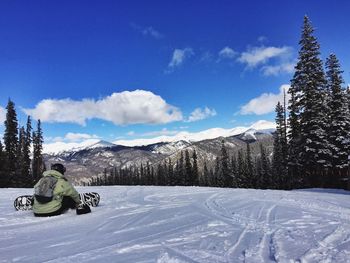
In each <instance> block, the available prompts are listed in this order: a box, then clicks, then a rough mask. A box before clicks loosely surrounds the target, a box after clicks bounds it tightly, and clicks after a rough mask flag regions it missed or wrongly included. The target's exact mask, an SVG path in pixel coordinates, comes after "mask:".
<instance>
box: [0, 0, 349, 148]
mask: <svg viewBox="0 0 350 263" xmlns="http://www.w3.org/2000/svg"><path fill="white" fill-rule="evenodd" d="M349 13H350V4H349V3H348V1H345V0H344V1H316V0H315V1H313V0H310V1H288V2H287V1H258V0H257V1H203V0H202V1H184V0H178V1H13V0H11V1H7V0H3V1H1V2H0V36H1V41H0V91H1V96H0V107H1V108H0V119H2V120H1V121H3V112H4V111H3V108H4V107H6V104H7V100H8V98H11V99H12V100H13V101H14V102H15V103H16V109H17V112H18V119H19V122H20V123H21V124H22V125H23V124H24V122H25V120H26V114H30V115H31V116H33V117H34V118H40V119H41V120H42V122H43V129H44V135H45V138H46V142H47V143H48V142H51V141H58V140H62V141H73V140H78V139H87V138H89V137H91V138H101V139H105V140H109V141H115V140H118V139H124V140H127V139H135V138H139V137H150V136H157V135H160V134H163V135H164V134H168V135H174V134H176V133H177V132H179V131H189V132H198V131H201V130H205V129H209V128H213V127H221V128H232V127H235V126H249V125H250V124H252V123H254V122H256V121H258V120H262V119H263V120H269V121H273V120H274V117H275V114H274V112H273V106H271V105H274V104H275V103H276V101H277V100H278V99H279V98H280V95H281V87H282V85H287V84H289V81H290V79H291V77H292V75H293V65H294V64H295V61H296V58H297V52H298V41H299V38H300V28H301V25H302V21H303V16H304V15H305V14H307V15H308V16H309V17H310V19H311V21H312V23H313V25H314V27H315V30H316V31H315V35H316V37H317V38H318V40H319V42H320V44H321V52H322V58H323V59H325V57H326V56H328V55H329V54H330V53H331V52H334V53H335V54H336V55H337V56H338V58H339V60H340V62H341V65H342V69H343V70H344V74H343V77H344V79H345V82H346V85H347V84H348V83H350V59H349V56H350V55H349V44H350V33H349V32H350V31H349V26H350V20H349ZM283 87H287V86H283ZM264 93H265V95H263V94H264ZM3 129H4V127H3V125H1V126H0V134H2V133H3ZM67 134H68V136H67Z"/></svg>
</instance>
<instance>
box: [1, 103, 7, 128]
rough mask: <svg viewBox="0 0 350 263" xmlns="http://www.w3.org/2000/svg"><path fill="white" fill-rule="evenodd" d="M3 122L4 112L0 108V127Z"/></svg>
mask: <svg viewBox="0 0 350 263" xmlns="http://www.w3.org/2000/svg"><path fill="white" fill-rule="evenodd" d="M5 120H6V110H5V109H4V108H2V107H0V126H1V125H3V124H4V121H5Z"/></svg>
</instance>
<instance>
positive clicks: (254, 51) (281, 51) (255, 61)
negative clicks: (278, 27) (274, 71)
mask: <svg viewBox="0 0 350 263" xmlns="http://www.w3.org/2000/svg"><path fill="white" fill-rule="evenodd" d="M291 52H292V48H291V47H287V46H284V47H265V46H261V47H252V48H249V49H248V50H247V51H245V52H243V53H242V54H241V55H240V57H239V58H238V61H239V62H241V63H244V64H246V65H247V67H248V68H255V67H256V66H258V65H261V64H265V63H267V62H268V61H269V60H270V59H272V58H281V57H282V58H283V57H289V56H290V55H291Z"/></svg>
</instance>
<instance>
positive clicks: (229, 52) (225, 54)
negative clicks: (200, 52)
mask: <svg viewBox="0 0 350 263" xmlns="http://www.w3.org/2000/svg"><path fill="white" fill-rule="evenodd" d="M237 54H238V53H237V52H236V51H234V50H233V49H232V48H230V47H224V48H223V49H221V50H220V51H219V57H220V58H228V59H232V58H234V57H235V56H236V55H237Z"/></svg>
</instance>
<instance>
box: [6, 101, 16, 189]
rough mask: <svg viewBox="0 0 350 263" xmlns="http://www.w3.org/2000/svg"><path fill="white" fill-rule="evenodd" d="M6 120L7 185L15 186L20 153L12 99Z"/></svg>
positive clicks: (9, 102)
mask: <svg viewBox="0 0 350 263" xmlns="http://www.w3.org/2000/svg"><path fill="white" fill-rule="evenodd" d="M6 109H7V113H6V120H5V132H4V144H5V152H6V160H5V175H7V177H8V180H6V181H7V182H8V185H7V186H15V185H14V182H13V180H15V176H16V171H17V164H18V162H17V153H18V121H17V113H16V110H15V104H14V103H13V101H11V99H9V100H8V103H7V106H6Z"/></svg>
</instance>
